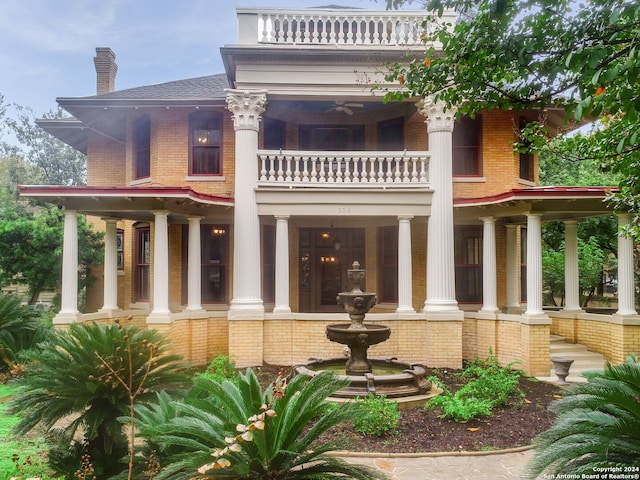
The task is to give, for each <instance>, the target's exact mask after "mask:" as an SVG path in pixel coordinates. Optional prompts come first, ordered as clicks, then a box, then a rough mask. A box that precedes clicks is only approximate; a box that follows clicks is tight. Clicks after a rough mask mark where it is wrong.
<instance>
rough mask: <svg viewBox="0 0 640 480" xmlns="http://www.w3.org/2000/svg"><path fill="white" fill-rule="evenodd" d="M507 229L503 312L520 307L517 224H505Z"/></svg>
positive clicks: (516, 309)
mask: <svg viewBox="0 0 640 480" xmlns="http://www.w3.org/2000/svg"><path fill="white" fill-rule="evenodd" d="M506 230H507V252H506V254H507V258H506V264H507V265H506V266H507V271H506V274H507V275H506V276H507V278H506V280H507V285H506V287H507V304H506V305H505V308H504V309H505V312H507V313H509V312H511V311H518V310H519V309H520V294H519V292H520V288H519V282H518V278H519V272H520V262H519V261H518V259H519V257H520V255H519V252H518V226H517V225H513V224H509V225H506Z"/></svg>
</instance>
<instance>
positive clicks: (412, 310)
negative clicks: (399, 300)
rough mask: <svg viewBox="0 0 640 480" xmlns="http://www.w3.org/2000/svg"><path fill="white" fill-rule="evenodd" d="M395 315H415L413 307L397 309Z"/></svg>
mask: <svg viewBox="0 0 640 480" xmlns="http://www.w3.org/2000/svg"><path fill="white" fill-rule="evenodd" d="M396 313H416V311H415V309H414V308H413V307H398V308H396Z"/></svg>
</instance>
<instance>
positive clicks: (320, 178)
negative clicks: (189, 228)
mask: <svg viewBox="0 0 640 480" xmlns="http://www.w3.org/2000/svg"><path fill="white" fill-rule="evenodd" d="M258 160H259V162H260V172H259V175H260V177H259V180H258V185H259V186H286V187H289V188H296V187H334V188H340V187H342V188H351V187H356V186H361V187H371V188H394V187H396V188H403V187H404V188H406V187H425V186H428V185H429V153H428V152H408V151H404V152H360V151H358V152H306V151H293V150H287V151H284V150H283V151H279V150H260V151H258Z"/></svg>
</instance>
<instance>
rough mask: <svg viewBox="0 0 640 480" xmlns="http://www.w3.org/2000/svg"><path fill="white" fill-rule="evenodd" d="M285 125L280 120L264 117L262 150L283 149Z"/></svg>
mask: <svg viewBox="0 0 640 480" xmlns="http://www.w3.org/2000/svg"><path fill="white" fill-rule="evenodd" d="M286 130H287V129H286V125H285V123H284V122H283V121H282V120H276V119H274V118H270V117H265V119H264V148H265V149H266V150H278V149H283V148H285V143H286Z"/></svg>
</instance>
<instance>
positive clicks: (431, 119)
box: [418, 97, 458, 133]
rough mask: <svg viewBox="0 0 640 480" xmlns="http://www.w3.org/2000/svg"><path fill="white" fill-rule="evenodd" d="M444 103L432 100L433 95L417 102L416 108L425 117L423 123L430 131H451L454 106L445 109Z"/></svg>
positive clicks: (455, 109)
mask: <svg viewBox="0 0 640 480" xmlns="http://www.w3.org/2000/svg"><path fill="white" fill-rule="evenodd" d="M445 107H446V106H445V103H444V102H442V101H437V102H436V101H434V100H433V97H426V98H423V99H422V100H420V102H419V103H418V110H419V111H420V113H421V114H422V115H423V116H424V117H425V118H426V120H425V123H426V124H427V126H428V130H429V132H430V133H432V132H452V131H453V123H454V121H455V119H456V118H455V117H456V112H457V111H458V109H457V108H456V107H450V108H446V109H445Z"/></svg>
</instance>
